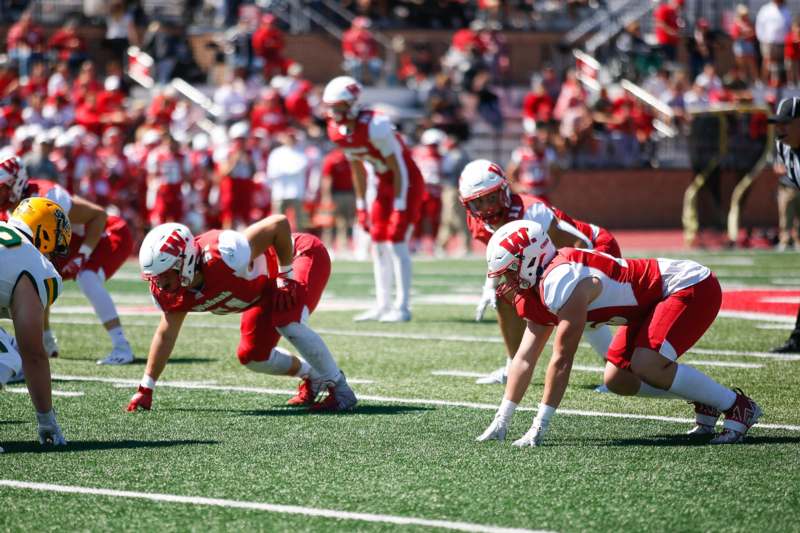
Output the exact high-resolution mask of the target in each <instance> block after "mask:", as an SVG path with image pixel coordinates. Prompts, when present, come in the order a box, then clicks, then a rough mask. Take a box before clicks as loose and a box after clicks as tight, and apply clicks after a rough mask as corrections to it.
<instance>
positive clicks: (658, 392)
mask: <svg viewBox="0 0 800 533" xmlns="http://www.w3.org/2000/svg"><path fill="white" fill-rule="evenodd" d="M636 396H638V397H639V398H664V399H665V400H675V399H683V398H682V397H680V396H677V395H675V394H673V393H671V392H670V391H668V390H664V389H659V388H658V387H653V386H652V385H648V384H647V383H645V382H644V381H642V384H641V385H640V386H639V392H637V393H636Z"/></svg>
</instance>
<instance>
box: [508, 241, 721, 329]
mask: <svg viewBox="0 0 800 533" xmlns="http://www.w3.org/2000/svg"><path fill="white" fill-rule="evenodd" d="M710 275H711V271H710V270H709V269H708V268H706V267H704V266H703V265H700V264H698V263H695V262H694V261H689V260H676V259H622V258H617V257H612V256H610V255H608V254H604V253H602V252H596V251H592V250H580V249H577V248H562V249H561V250H559V251H558V254H557V255H556V256H555V258H553V260H552V261H551V262H550V264H549V265H548V266H547V268H546V269H545V271H544V273H543V274H542V276H541V278H540V279H539V285H538V293H534V292H531V293H529V294H526V295H525V296H524V298H533V297H536V298H539V299H540V300H541V303H542V304H543V305H544V307H545V308H547V309H548V310H549V312H551V313H553V314H556V313H558V312H559V311H560V310H561V308H562V307H563V306H564V305H565V304H566V303H567V302H568V301H569V299H570V297H571V296H572V293H573V291H574V290H575V287H577V285H578V284H579V283H580V282H581V281H583V280H584V279H587V278H592V277H593V278H598V279H599V280H600V281H601V283H602V289H601V291H600V294H599V295H598V297H597V298H595V299H594V300H593V301H592V302H590V303H589V307H588V314H587V321H588V322H590V324H591V326H592V327H596V326H597V325H599V324H611V325H622V324H630V323H635V322H639V321H641V320H643V319H644V318H646V317H647V316H648V315H649V314H650V312H651V310H652V308H653V307H655V306H656V304H658V303H659V302H661V301H662V300H664V299H665V298H667V297H668V296H669V295H670V294H674V293H676V292H678V291H680V290H682V289H685V288H687V287H691V286H693V285H696V284H697V283H699V282H701V281H703V280H704V279H706V278H707V277H708V276H710Z"/></svg>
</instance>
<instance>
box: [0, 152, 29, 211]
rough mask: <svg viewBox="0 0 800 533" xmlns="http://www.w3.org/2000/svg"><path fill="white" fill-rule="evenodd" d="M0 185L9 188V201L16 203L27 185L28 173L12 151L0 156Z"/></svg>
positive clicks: (20, 198)
mask: <svg viewBox="0 0 800 533" xmlns="http://www.w3.org/2000/svg"><path fill="white" fill-rule="evenodd" d="M0 185H5V186H6V187H8V188H9V190H10V192H9V195H8V201H9V203H11V204H12V205H16V204H17V203H19V201H20V200H22V194H23V193H24V192H25V187H26V186H27V185H28V173H27V172H26V170H25V165H23V164H22V160H21V159H20V158H19V157H17V155H16V154H14V153H13V152H12V153H10V154H7V155H5V156H4V157H0Z"/></svg>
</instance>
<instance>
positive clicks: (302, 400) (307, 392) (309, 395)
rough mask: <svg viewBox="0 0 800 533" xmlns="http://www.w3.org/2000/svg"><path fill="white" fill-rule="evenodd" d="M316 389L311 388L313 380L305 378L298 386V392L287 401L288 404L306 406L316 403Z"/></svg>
mask: <svg viewBox="0 0 800 533" xmlns="http://www.w3.org/2000/svg"><path fill="white" fill-rule="evenodd" d="M315 396H316V395H315V394H314V391H313V390H312V389H311V380H310V379H308V378H304V379H303V380H301V381H300V385H298V386H297V394H295V395H294V396H293V397H291V398H289V399H288V400H287V401H286V405H295V406H306V405H311V404H313V403H314V397H315Z"/></svg>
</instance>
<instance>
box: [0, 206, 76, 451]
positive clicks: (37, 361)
mask: <svg viewBox="0 0 800 533" xmlns="http://www.w3.org/2000/svg"><path fill="white" fill-rule="evenodd" d="M71 237H72V230H71V228H70V225H69V220H68V219H67V215H66V214H64V211H63V210H62V209H61V208H60V207H59V206H58V204H56V203H55V202H51V201H50V200H46V199H44V198H30V199H27V200H23V201H22V203H20V204H19V206H17V208H16V209H15V210H14V212H13V213H12V214H11V218H10V219H9V220H8V222H0V316H2V317H8V316H10V318H11V321H12V322H13V324H14V335H15V337H16V338H14V337H12V336H11V335H9V334H8V333H6V332H5V330H3V329H2V328H0V387H2V385H5V384H6V383H8V382H9V381H11V380H12V379H13V378H15V377H16V376H18V375H19V374H20V373H22V371H23V369H24V374H25V380H26V381H27V383H28V391H29V392H30V395H31V401H32V402H33V407H34V408H35V409H36V419H37V421H38V424H39V427H38V432H39V442H40V443H42V444H52V445H56V446H59V445H63V444H66V443H67V441H66V439H65V438H64V435H63V433H62V432H61V428H60V427H59V425H58V422H57V421H56V414H55V411H54V410H53V400H52V394H51V391H50V362H49V361H48V357H47V352H46V351H45V349H44V344H43V342H42V333H43V328H44V326H43V324H44V314H45V310H46V309H47V307H48V306H49V305H51V304H52V303H53V302H54V301H55V299H56V298H57V297H58V295H59V293H60V292H61V276H59V275H58V272H56V269H55V268H54V267H53V265H52V263H50V261H48V260H47V258H46V257H45V256H44V255H43V254H51V253H52V254H65V253H66V252H67V250H68V249H69V241H70V238H71ZM0 451H2V449H1V448H0Z"/></svg>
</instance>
